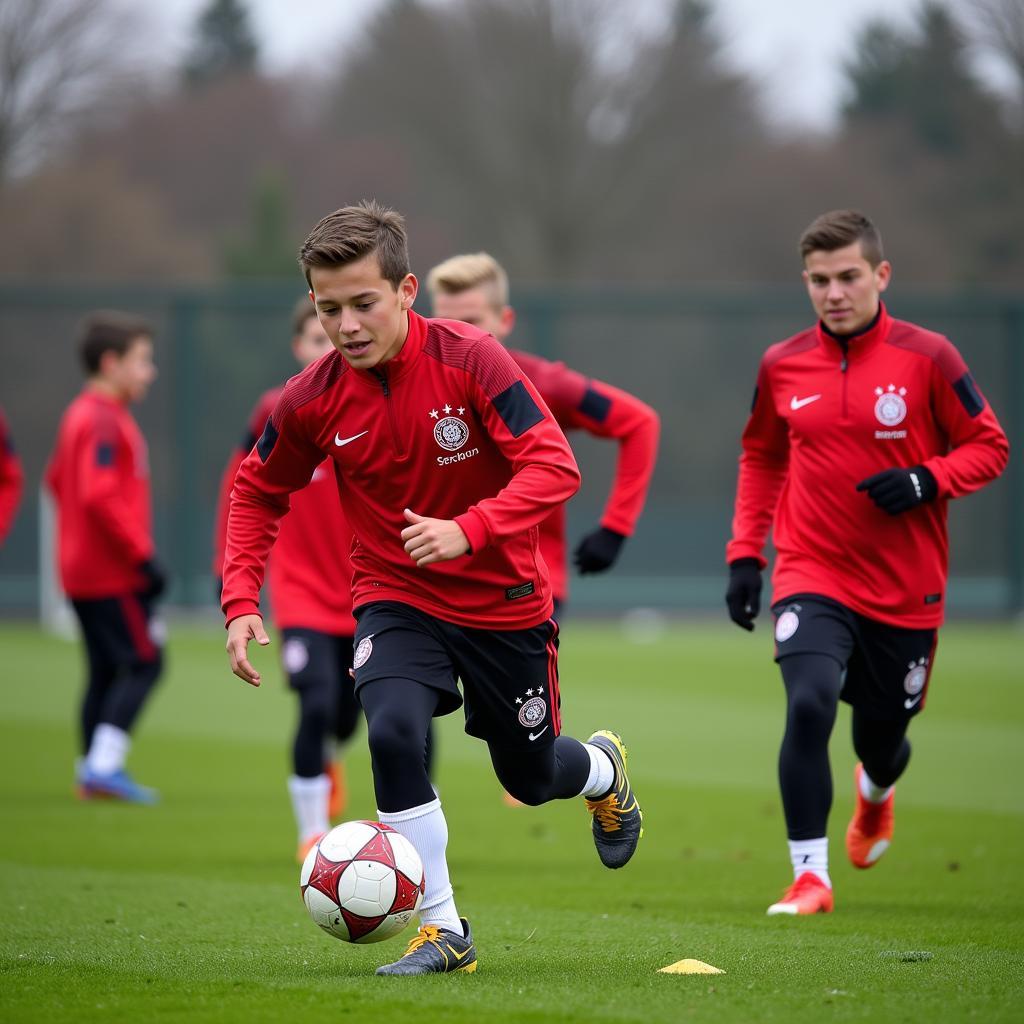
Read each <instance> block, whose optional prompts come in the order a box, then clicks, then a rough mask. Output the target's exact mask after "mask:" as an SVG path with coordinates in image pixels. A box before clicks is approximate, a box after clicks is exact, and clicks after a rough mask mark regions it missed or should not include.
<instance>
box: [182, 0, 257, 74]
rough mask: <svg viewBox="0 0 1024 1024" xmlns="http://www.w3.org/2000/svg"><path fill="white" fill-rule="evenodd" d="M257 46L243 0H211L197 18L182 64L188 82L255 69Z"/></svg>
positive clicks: (243, 72)
mask: <svg viewBox="0 0 1024 1024" xmlns="http://www.w3.org/2000/svg"><path fill="white" fill-rule="evenodd" d="M258 57H259V46H258V44H257V42H256V36H255V35H254V33H253V30H252V26H251V25H250V24H249V10H248V8H247V7H246V5H245V4H244V3H243V2H242V0H210V2H209V3H208V4H207V5H206V7H205V8H203V10H202V11H201V13H200V14H199V17H198V18H197V19H196V23H195V28H194V29H193V38H192V45H191V48H190V49H189V52H188V54H187V55H186V57H185V60H184V63H183V65H182V76H183V78H184V80H185V83H186V84H187V85H190V86H193V87H197V86H205V85H208V84H209V83H211V82H214V81H217V80H218V79H221V78H225V77H228V76H230V75H237V74H251V73H252V72H254V71H255V70H256V67H257V62H258Z"/></svg>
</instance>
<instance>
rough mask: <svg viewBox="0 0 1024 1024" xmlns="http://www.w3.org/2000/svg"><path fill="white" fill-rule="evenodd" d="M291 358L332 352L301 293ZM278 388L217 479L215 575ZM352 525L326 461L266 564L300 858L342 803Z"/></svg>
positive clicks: (349, 716)
mask: <svg viewBox="0 0 1024 1024" xmlns="http://www.w3.org/2000/svg"><path fill="white" fill-rule="evenodd" d="M291 349H292V355H294V356H295V359H296V361H297V362H298V363H299V364H300V366H302V367H306V366H309V365H311V364H312V363H314V362H316V360H317V359H319V358H320V357H321V356H323V355H326V354H327V353H328V352H333V351H334V346H333V345H332V344H331V339H330V338H328V337H327V335H326V334H325V333H324V329H323V328H322V327H321V326H320V321H319V319H318V318H317V315H316V307H315V306H314V305H313V303H312V302H310V300H309V296H307V295H304V296H303V297H302V299H301V300H300V301H299V302H298V303H297V304H296V306H295V310H294V312H293V314H292V341H291ZM283 390H284V388H283V387H277V388H271V389H270V390H269V391H267V392H266V393H265V394H263V395H262V396H261V398H260V400H259V401H258V402H257V403H256V407H255V409H254V410H253V412H252V415H251V416H250V418H249V427H248V431H247V432H246V435H245V436H244V437H243V438H242V443H241V444H240V445H239V447H238V448H237V449H236V450H235V451H234V452H233V453H232V456H231V458H230V459H229V460H228V464H227V466H226V467H225V469H224V474H223V477H222V479H221V494H220V503H219V505H218V510H217V524H216V530H215V534H214V559H213V566H214V574H215V575H216V577H217V578H218V579H220V577H221V574H222V572H223V567H224V542H225V537H226V534H227V520H228V505H229V501H230V496H231V488H232V487H233V486H234V483H235V474H236V472H237V471H238V467H239V466H240V465H241V464H242V462H243V461H244V459H245V457H246V456H247V455H248V454H249V452H251V451H252V449H253V447H254V446H255V444H256V441H257V439H258V438H259V436H260V434H262V433H263V427H264V425H265V424H266V422H267V420H268V419H270V415H271V413H272V412H273V410H274V406H275V405H277V401H278V399H279V398H280V397H281V393H282V391H283ZM351 546H352V531H351V530H350V529H349V526H348V523H347V522H346V520H345V515H344V513H343V512H342V510H341V502H340V501H339V500H338V485H337V482H336V481H335V479H334V468H333V465H332V464H331V462H330V461H329V460H324V462H322V463H321V464H320V465H319V466H317V467H316V469H314V470H313V476H312V478H311V480H310V482H309V484H308V486H306V487H304V488H303V489H302V490H301V491H296V492H295V494H294V495H293V496H292V500H291V510H290V512H289V514H288V515H287V517H286V518H285V519H283V520H282V522H281V532H280V533H279V534H278V537H277V543H276V545H275V547H274V551H273V554H272V555H271V558H270V561H269V563H268V566H267V572H268V575H269V581H270V606H271V608H270V613H271V618H272V619H273V621H274V622H275V623H276V624H277V627H278V629H280V630H281V635H282V639H283V641H284V643H283V644H282V647H281V663H282V666H283V667H284V671H285V673H286V674H287V676H288V685H289V686H290V687H291V688H292V689H293V690H294V691H295V693H296V695H297V696H298V698H299V721H298V725H297V728H296V730H295V737H294V740H293V742H292V775H291V776H290V777H289V779H288V793H289V795H290V797H291V802H292V811H293V813H294V815H295V824H296V827H297V829H298V850H297V854H296V856H297V858H298V861H299V863H300V864H301V863H302V861H303V860H304V859H305V857H306V854H307V853H308V852H309V849H310V847H311V846H312V845H313V844H314V843H315V842H317V840H319V839H320V837H321V836H322V835H323V834H324V833H325V832H326V831H327V830H328V829H329V828H330V821H331V818H334V817H337V816H338V815H339V814H341V812H342V810H343V809H344V806H345V800H346V792H345V765H344V761H343V760H342V754H343V753H344V747H345V744H347V742H348V741H349V740H350V739H351V737H352V735H353V733H354V732H355V730H356V728H357V726H358V724H359V705H358V703H357V702H356V699H355V694H354V692H353V686H352V679H351V678H350V676H349V669H351V667H352V634H353V633H354V632H355V620H354V619H353V618H352V564H351V562H350V561H349V551H350V549H351Z"/></svg>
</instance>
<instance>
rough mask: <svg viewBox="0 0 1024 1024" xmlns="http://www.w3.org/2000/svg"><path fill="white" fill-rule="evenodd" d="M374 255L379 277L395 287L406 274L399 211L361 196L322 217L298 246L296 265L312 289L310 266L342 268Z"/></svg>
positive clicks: (406, 253) (405, 247)
mask: <svg viewBox="0 0 1024 1024" xmlns="http://www.w3.org/2000/svg"><path fill="white" fill-rule="evenodd" d="M371 253H376V254H377V262H378V263H379V264H380V273H381V276H382V277H383V278H384V279H385V280H386V281H390V282H391V284H392V285H394V287H395V288H397V287H398V286H399V284H401V282H402V280H403V278H404V277H405V276H406V275H407V274H408V273H409V242H408V239H407V238H406V234H405V220H404V218H403V217H402V215H401V214H400V213H396V212H395V211H394V210H389V209H388V208H387V207H386V206H381V204H380V203H378V202H377V201H376V200H375V199H364V200H363V201H362V202H361V203H358V204H357V205H355V206H343V207H342V208H341V209H340V210H335V211H334V213H329V214H327V216H326V217H323V218H322V219H321V220H320V221H319V222H318V223H317V225H316V227H314V228H313V230H312V231H310V233H309V236H308V237H307V238H306V240H305V241H304V242H303V243H302V248H301V249H299V265H300V266H301V267H302V272H303V274H305V275H306V281H307V282H308V284H309V287H310V288H311V289H312V287H313V282H312V281H311V280H310V274H309V272H310V270H311V269H312V268H313V267H343V266H345V264H347V263H355V261H356V260H361V259H362V258H363V257H364V256H369V255H370V254H371Z"/></svg>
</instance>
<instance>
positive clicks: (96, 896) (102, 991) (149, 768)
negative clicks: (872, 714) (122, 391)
mask: <svg viewBox="0 0 1024 1024" xmlns="http://www.w3.org/2000/svg"><path fill="white" fill-rule="evenodd" d="M1021 641H1022V637H1021V633H1020V632H1019V631H1014V630H1012V629H1010V628H1002V627H974V626H955V627H952V626H951V627H949V628H947V629H946V630H945V631H944V632H943V635H942V638H941V642H940V647H939V657H938V662H937V667H936V669H935V672H934V675H933V683H932V689H931V692H930V694H929V701H928V710H927V712H926V713H925V714H924V715H923V716H921V718H920V719H918V720H917V721H916V722H915V724H914V727H913V730H912V737H913V739H914V742H915V754H914V759H913V762H912V764H911V769H910V771H909V773H908V775H907V777H906V778H905V780H904V781H903V782H901V784H900V787H899V794H898V802H897V810H898V815H897V821H898V829H897V834H896V841H895V844H894V846H893V848H892V850H891V851H890V853H889V854H888V855H887V857H886V859H885V861H884V862H883V863H882V864H881V865H880V866H879V867H878V868H876V869H875V870H873V871H869V872H856V871H854V870H853V869H852V868H851V867H850V866H849V865H848V864H847V863H846V862H845V857H844V853H843V842H842V835H843V831H844V829H845V825H846V820H847V818H848V815H849V812H850V808H851V804H852V792H851V783H850V779H851V772H852V766H853V757H852V753H851V751H850V744H849V739H848V730H849V714H848V711H847V710H846V709H844V710H843V711H842V712H841V714H840V720H839V723H838V724H837V727H836V733H835V736H834V739H833V762H834V768H835V773H836V780H837V785H836V793H837V795H836V806H835V809H834V812H833V816H832V821H831V836H832V849H833V880H834V883H835V887H836V912H835V913H834V914H832V915H829V916H826V915H820V916H818V917H815V918H805V919H796V920H794V919H780V918H767V917H765V915H764V909H765V907H766V906H767V904H768V903H769V902H771V900H772V899H774V898H776V897H777V896H778V894H779V893H780V892H781V889H782V888H783V886H784V885H785V883H786V882H787V881H788V878H789V863H788V858H787V854H786V847H785V834H784V829H783V823H782V817H781V812H780V808H779V799H778V794H777V791H776V783H775V757H776V749H777V744H778V740H779V737H780V735H781V716H782V693H781V684H780V683H779V681H778V678H777V673H776V670H775V668H774V666H773V665H772V664H771V661H770V645H771V641H770V637H769V636H768V635H766V632H765V630H764V627H763V626H762V628H761V630H759V631H758V633H757V634H755V635H754V637H752V638H750V637H747V636H745V635H741V634H740V633H739V631H738V630H732V629H730V628H727V627H721V628H719V627H718V626H717V625H715V626H708V625H701V626H699V627H690V628H678V629H673V630H671V631H670V632H667V633H666V634H665V635H664V636H663V637H661V638H660V639H658V640H657V641H656V642H652V643H643V644H640V643H631V642H629V640H628V639H627V638H626V637H625V636H624V634H623V633H622V632H621V630H620V629H619V628H618V626H616V625H609V626H604V627H598V626H594V625H590V624H584V623H578V622H574V621H570V622H569V623H568V624H567V626H566V629H565V632H564V640H563V645H562V692H563V712H564V726H565V730H566V731H567V732H570V733H574V734H577V735H585V734H587V733H589V732H590V731H591V730H592V729H594V728H599V727H604V726H609V725H610V726H613V727H615V728H616V729H619V730H620V731H621V732H622V733H623V735H624V737H625V739H626V741H627V743H628V744H629V746H630V748H631V751H632V759H633V766H634V772H633V779H634V784H635V786H636V788H637V791H638V794H639V795H640V797H641V799H642V801H643V803H644V809H645V818H646V825H647V834H646V836H645V838H644V840H643V842H642V843H641V846H640V849H639V852H638V853H637V856H636V858H635V860H634V861H633V863H631V864H630V865H629V867H628V868H626V869H625V870H623V871H620V872H614V873H612V872H608V871H606V870H604V869H603V868H601V866H600V864H599V862H598V860H597V857H596V855H595V853H594V850H593V846H592V843H591V840H590V836H589V819H588V818H587V815H586V814H585V812H584V810H583V808H582V806H581V805H580V804H579V803H578V802H575V801H573V802H569V803H561V804H555V805H549V806H547V807H543V808H538V809H529V808H522V809H517V810H511V809H508V808H506V807H505V806H504V805H503V803H502V802H501V800H500V799H499V789H498V786H497V783H496V782H495V781H494V779H493V776H492V775H491V772H490V769H489V762H488V760H487V756H486V751H485V749H484V747H483V746H482V745H481V744H480V743H478V742H476V741H473V740H470V739H469V738H467V737H465V736H464V735H463V734H462V732H461V723H460V721H458V720H457V716H452V717H450V718H449V719H447V720H445V722H444V723H443V727H442V730H441V737H440V771H439V778H438V784H439V786H440V788H441V792H442V794H443V797H444V802H445V809H446V813H447V816H448V822H449V826H450V831H451V841H450V845H449V858H450V864H451V872H452V877H453V881H454V883H455V886H456V894H457V897H458V900H459V907H460V910H461V911H462V913H464V914H466V915H468V916H469V917H470V918H471V919H472V921H473V925H474V930H475V933H476V938H477V944H478V948H479V954H480V970H479V971H478V972H477V973H476V974H475V975H471V976H456V977H446V978H430V979H419V980H415V981H409V980H404V979H384V978H377V977H375V976H374V975H373V968H374V967H375V966H376V965H377V964H378V963H380V962H382V960H383V959H384V958H387V959H391V958H392V957H393V956H395V955H397V954H398V953H399V952H400V951H401V949H402V944H403V942H404V939H405V938H406V937H407V935H408V933H407V934H406V935H403V936H402V937H401V938H398V939H394V940H392V941H390V942H388V943H384V944H383V945H380V946H365V947H364V946H349V945H345V944H342V943H340V942H337V941H335V940H333V939H331V938H329V937H328V936H326V935H324V933H323V932H321V931H320V930H319V929H317V928H316V927H315V926H314V925H313V923H312V922H311V921H310V920H309V918H308V917H307V915H306V913H305V911H304V909H303V907H302V904H301V902H300V900H299V896H298V869H297V867H296V865H295V864H294V863H293V862H292V856H293V854H294V835H293V826H292V823H291V815H290V809H289V805H288V800H287V795H286V792H285V788H284V779H285V775H286V773H287V767H288V765H287V742H288V735H289V730H290V728H291V723H292V717H293V714H294V707H293V698H292V697H291V695H290V694H289V693H288V692H287V691H286V690H285V689H284V687H283V684H282V683H281V681H280V678H279V676H278V674H277V673H276V672H275V671H274V670H273V669H272V668H271V667H270V666H271V664H272V658H271V655H270V654H269V652H264V653H262V654H261V655H258V657H260V658H261V667H262V668H264V669H265V670H266V676H265V683H264V686H263V687H262V688H261V689H260V690H251V689H250V688H248V687H246V686H245V685H244V684H242V683H241V682H239V681H238V680H236V679H234V678H233V677H232V676H231V675H230V673H229V671H228V669H227V665H226V659H225V656H224V654H223V651H222V647H223V634H222V633H220V632H218V631H216V630H214V629H210V630H205V629H201V628H196V627H192V628H185V627H181V628H177V629H175V630H174V631H173V633H172V640H171V645H170V648H169V670H168V673H167V675H166V677H165V679H164V681H163V684H162V686H161V688H160V690H159V691H158V692H157V694H156V695H155V697H154V699H153V702H152V704H151V706H150V707H149V709H148V710H147V713H146V716H145V719H144V721H143V722H142V724H141V727H140V728H139V730H138V734H137V742H136V747H135V750H134V752H133V754H132V758H131V764H132V767H133V770H134V771H135V772H136V774H137V775H138V777H139V778H141V779H142V780H143V781H145V782H147V783H151V784H153V785H155V786H157V787H158V788H159V789H160V790H161V792H162V794H163V798H164V799H163V803H162V804H161V805H160V806H159V807H156V808H138V807H125V806H120V805H114V804H110V803H79V802H77V801H75V800H74V799H72V796H71V775H72V759H73V757H74V753H75V750H74V742H75V741H74V721H75V716H76V709H77V695H78V692H79V688H80V685H81V683H80V671H81V669H80V660H79V659H80V656H79V652H78V649H77V647H76V646H75V645H74V644H69V643H65V642H63V641H59V640H54V639H52V638H47V637H44V636H42V635H41V634H39V633H38V632H36V631H35V630H33V629H29V628H18V627H12V626H6V627H2V628H0V665H2V671H3V689H2V691H0V692H2V697H0V709H2V711H0V810H2V818H0V822H2V824H0V972H2V977H0V1020H3V1021H28V1020H39V1021H42V1020H46V1021H53V1020H74V1021H88V1020H102V1021H120V1020H124V1021H129V1020H130V1021H138V1020H140V1019H142V1018H144V1017H145V1018H148V1019H150V1020H157V1021H172V1020H189V1021H193V1022H198V1021H236V1020H237V1021H246V1022H254V1021H290V1020H303V1021H304V1020H310V1019H317V1018H319V1019H329V1020H331V1021H332V1022H335V1024H336V1022H338V1021H341V1022H344V1021H362V1020H374V1021H380V1020H383V1021H390V1020H405V1019H407V1018H411V1017H412V1015H413V1014H415V1015H416V1019H421V1020H426V1019H429V1020H438V1021H443V1022H445V1024H449V1022H451V1024H455V1022H462V1021H480V1020H484V1019H490V1020H495V1021H505V1020H508V1021H531V1022H533V1021H536V1022H541V1021H552V1022H555V1021H559V1022H564V1021H580V1022H585V1021H586V1022H589V1021H595V1022H602V1021H637V1022H643V1024H656V1022H662V1021H664V1022H669V1021H671V1022H676V1021H715V1022H732V1021H744V1022H745V1021H778V1022H785V1024H793V1022H798V1021H848V1020H857V1021H872V1022H875V1021H928V1022H930V1024H934V1022H938V1021H959V1020H977V1021H984V1022H991V1021H1011V1020H1018V1021H1019V1020H1021V1019H1024V1008H1022V998H1024V984H1022V982H1024V968H1022V963H1024V957H1022V954H1024V924H1022V921H1024V897H1022V891H1024V887H1022V885H1021V864H1022V861H1024V797H1022V780H1024V685H1022V684H1024V679H1022V676H1021V669H1020V664H1021V652H1022V647H1024V644H1022V642H1021ZM349 764H350V768H349V772H350V782H351V788H352V791H353V802H352V804H351V806H350V808H349V810H348V812H347V813H346V817H351V818H357V817H373V816H374V804H373V799H372V796H371V790H370V783H369V773H368V764H367V756H366V753H365V747H364V746H363V737H362V734H361V735H360V739H359V742H357V745H356V749H355V750H354V751H353V753H352V756H351V758H350V762H349ZM911 954H916V955H911ZM684 957H694V958H697V959H700V960H705V961H707V962H709V963H712V964H715V965H716V966H718V967H720V968H722V969H723V970H725V971H726V972H727V973H726V974H724V975H720V976H715V977H708V976H669V975H662V974H658V973H657V969H658V968H659V967H662V966H664V965H665V964H669V963H672V962H674V961H676V960H680V959H682V958H684ZM313 1015H316V1017H313Z"/></svg>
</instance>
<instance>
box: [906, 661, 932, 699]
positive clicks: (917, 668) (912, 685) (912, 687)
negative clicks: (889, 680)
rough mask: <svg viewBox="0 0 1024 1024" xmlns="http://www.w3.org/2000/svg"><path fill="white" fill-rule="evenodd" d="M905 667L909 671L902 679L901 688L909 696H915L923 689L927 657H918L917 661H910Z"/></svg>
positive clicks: (926, 677)
mask: <svg viewBox="0 0 1024 1024" xmlns="http://www.w3.org/2000/svg"><path fill="white" fill-rule="evenodd" d="M907 667H908V668H909V669H910V671H909V672H907V674H906V676H905V677H904V679H903V689H904V690H906V691H907V693H909V694H910V696H911V697H916V696H917V694H919V693H920V692H921V691H922V690H923V689H924V684H925V683H926V682H927V681H928V659H927V658H918V659H917V661H912V662H910V664H909V665H908V666H907Z"/></svg>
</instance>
